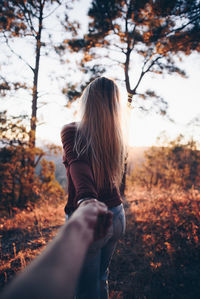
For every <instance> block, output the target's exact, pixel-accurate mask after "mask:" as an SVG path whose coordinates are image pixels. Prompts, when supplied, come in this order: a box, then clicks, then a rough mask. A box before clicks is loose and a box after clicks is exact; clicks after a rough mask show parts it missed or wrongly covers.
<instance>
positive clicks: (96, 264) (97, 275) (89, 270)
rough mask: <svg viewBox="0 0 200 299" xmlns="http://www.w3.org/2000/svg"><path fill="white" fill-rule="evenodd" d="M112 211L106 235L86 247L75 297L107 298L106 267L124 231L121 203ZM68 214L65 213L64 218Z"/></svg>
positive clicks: (123, 215) (88, 298)
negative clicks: (110, 222) (111, 220)
mask: <svg viewBox="0 0 200 299" xmlns="http://www.w3.org/2000/svg"><path fill="white" fill-rule="evenodd" d="M109 210H110V211H112V213H113V223H112V225H111V226H110V228H109V230H108V233H107V235H106V236H105V237H104V238H103V239H100V240H98V241H96V242H94V243H92V244H91V246H90V247H89V249H88V253H87V255H86V259H85V262H84V265H83V268H82V271H81V274H80V278H79V282H78V286H77V291H76V299H108V297H109V296H108V273H109V272H108V268H109V264H110V260H111V257H112V255H113V253H114V250H115V248H116V245H117V241H118V240H119V239H120V237H121V236H122V235H123V234H124V232H125V226H126V224H125V213H124V208H123V205H122V204H121V205H119V206H117V207H115V208H111V209H109ZM67 218H68V216H67V215H66V219H67Z"/></svg>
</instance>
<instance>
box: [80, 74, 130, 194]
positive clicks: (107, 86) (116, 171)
mask: <svg viewBox="0 0 200 299" xmlns="http://www.w3.org/2000/svg"><path fill="white" fill-rule="evenodd" d="M81 104H82V118H81V121H80V123H79V125H78V129H77V134H76V138H75V150H76V152H77V154H78V155H82V154H87V155H88V156H89V158H90V161H91V165H92V170H93V175H94V180H95V183H96V187H97V190H98V191H100V190H102V189H105V188H106V189H107V188H109V189H111V190H112V188H113V187H114V186H116V187H117V188H118V189H119V187H120V184H121V179H122V175H123V170H124V142H123V135H122V127H121V117H120V97H119V90H118V87H117V85H116V84H115V82H114V81H113V80H111V79H107V78H105V77H99V78H97V79H95V80H94V81H92V82H91V83H90V84H89V85H88V86H87V87H86V89H85V90H84V92H83V94H82V97H81Z"/></svg>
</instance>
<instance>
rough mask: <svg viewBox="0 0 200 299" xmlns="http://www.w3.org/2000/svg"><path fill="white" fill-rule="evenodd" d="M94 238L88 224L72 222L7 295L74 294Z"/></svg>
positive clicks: (7, 298)
mask: <svg viewBox="0 0 200 299" xmlns="http://www.w3.org/2000/svg"><path fill="white" fill-rule="evenodd" d="M90 242H91V234H88V231H86V230H85V228H81V227H80V226H78V225H76V224H74V223H72V224H71V223H69V224H68V225H67V226H64V227H63V229H62V230H61V231H60V232H59V234H58V235H57V237H56V238H55V239H54V240H53V241H52V242H51V243H50V244H49V246H48V247H47V249H46V251H45V253H44V254H42V255H41V256H39V257H38V258H37V259H36V260H35V261H34V262H33V263H32V264H31V265H30V266H29V267H27V269H26V270H25V271H24V273H22V274H21V276H19V277H18V278H17V279H16V280H15V281H14V282H13V284H11V285H10V287H9V288H8V289H7V292H6V293H5V294H4V297H3V298H5V299H10V298H12V299H14V298H20V299H23V298H24V299H25V298H29V299H36V298H40V299H47V298H48V299H57V298H64V297H65V298H69V299H71V298H73V295H74V291H75V287H76V283H77V280H78V276H79V273H80V269H81V266H82V264H83V261H84V257H85V254H86V252H87V249H88V246H89V244H90Z"/></svg>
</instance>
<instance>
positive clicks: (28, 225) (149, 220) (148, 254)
mask: <svg viewBox="0 0 200 299" xmlns="http://www.w3.org/2000/svg"><path fill="white" fill-rule="evenodd" d="M126 195H127V199H126V202H125V206H126V215H127V230H126V234H125V236H124V238H123V239H122V240H121V241H120V242H119V244H118V247H117V251H116V253H115V255H114V257H113V260H112V263H111V268H110V291H111V298H112V299H114V298H115V299H117V298H118V299H119V298H124V299H131V298H136V299H141V298H149V299H155V298H181V299H186V298H187V299H188V298H198V297H199V294H200V291H199V289H200V281H199V276H200V271H199V261H200V254H199V252H200V229H199V223H200V192H199V191H198V190H194V189H190V190H188V191H183V190H181V189H168V190H166V189H160V188H153V189H152V190H151V191H148V190H147V189H144V188H139V187H137V188H136V187H134V188H133V187H131V186H130V187H129V188H128V190H127V192H126ZM63 206H64V204H61V205H58V206H57V207H56V206H55V205H54V206H50V205H45V204H44V205H43V206H41V207H38V208H35V210H32V211H21V212H20V211H19V212H18V213H16V215H15V216H14V218H9V217H8V218H6V217H4V219H2V222H1V260H2V262H3V263H2V266H1V286H3V285H4V284H5V283H7V282H8V281H9V280H10V279H11V277H12V276H13V275H14V274H15V272H17V271H19V270H21V269H22V268H24V266H26V264H27V263H28V262H29V261H30V260H31V259H33V258H34V257H35V256H36V255H37V254H38V253H40V252H41V250H42V249H43V248H44V247H45V246H46V244H47V242H48V241H49V240H50V239H51V238H52V237H53V236H54V235H55V233H56V231H57V229H58V227H60V225H62V224H63V223H64V211H63Z"/></svg>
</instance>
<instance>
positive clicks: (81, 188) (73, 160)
mask: <svg viewBox="0 0 200 299" xmlns="http://www.w3.org/2000/svg"><path fill="white" fill-rule="evenodd" d="M75 134H76V127H75V125H72V124H70V125H66V126H64V127H63V129H62V131H61V140H62V144H63V163H64V164H65V166H66V167H68V170H69V174H70V176H71V179H72V182H73V185H74V188H75V192H76V198H75V200H76V202H77V201H78V200H80V199H82V198H85V197H91V198H98V194H97V190H96V186H95V182H94V177H93V173H92V169H91V166H90V164H89V161H88V159H87V157H84V156H82V157H78V158H77V154H76V152H75V150H74V140H75Z"/></svg>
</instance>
